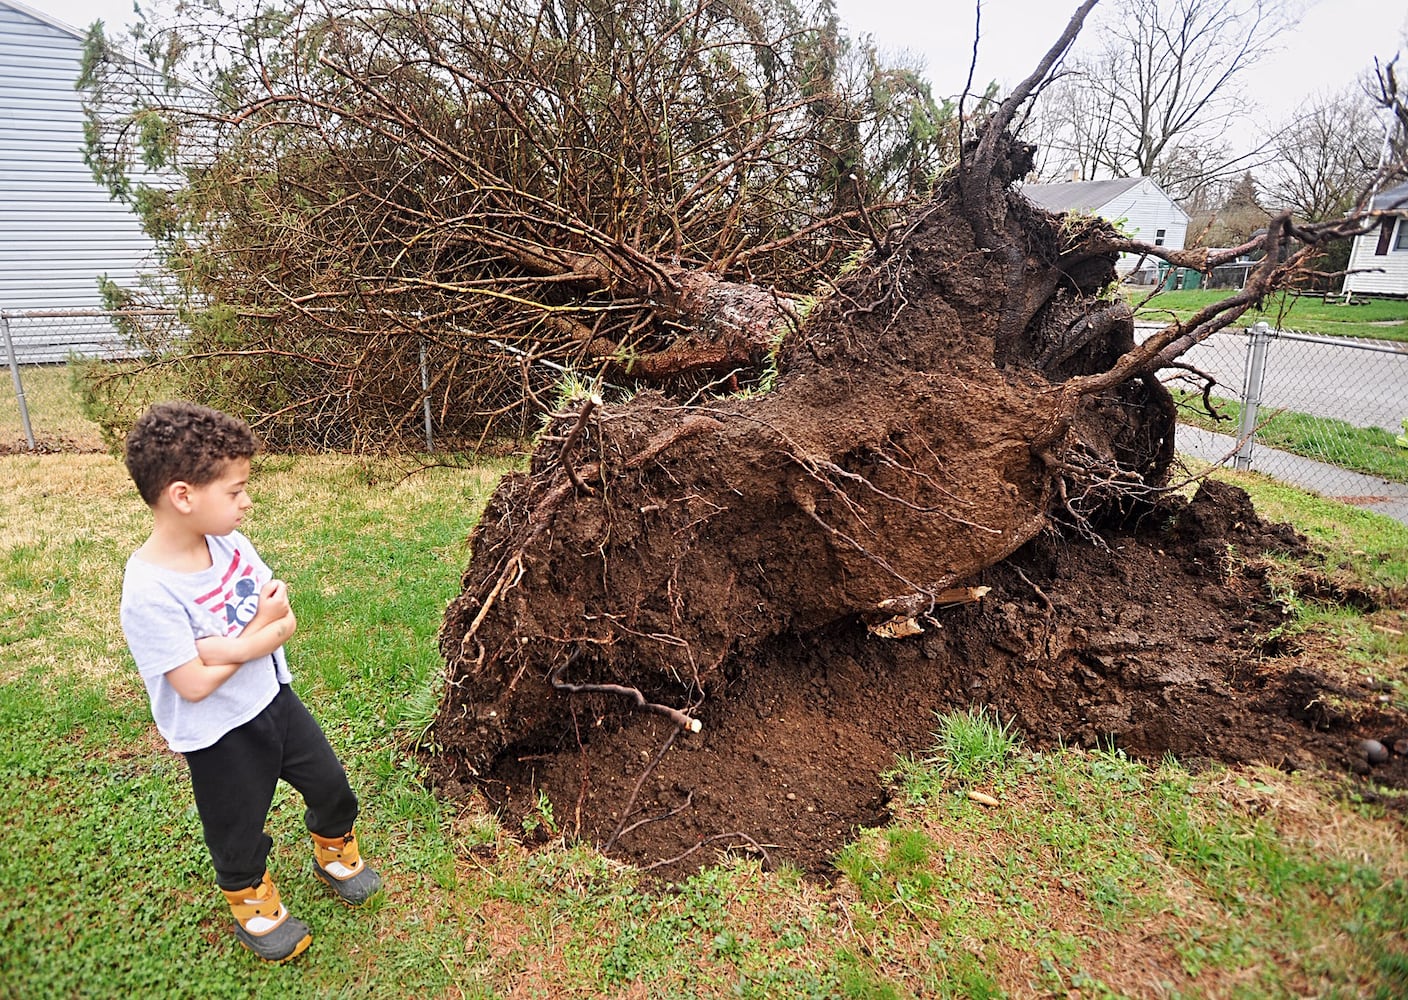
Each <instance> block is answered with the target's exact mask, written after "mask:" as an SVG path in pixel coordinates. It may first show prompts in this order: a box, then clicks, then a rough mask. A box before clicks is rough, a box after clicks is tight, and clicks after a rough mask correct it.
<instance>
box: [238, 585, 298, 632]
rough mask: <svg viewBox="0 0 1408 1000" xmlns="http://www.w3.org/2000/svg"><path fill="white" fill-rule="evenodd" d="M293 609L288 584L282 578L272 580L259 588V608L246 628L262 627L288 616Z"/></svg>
mask: <svg viewBox="0 0 1408 1000" xmlns="http://www.w3.org/2000/svg"><path fill="white" fill-rule="evenodd" d="M292 611H293V609H292V607H291V606H290V605H289V603H288V584H286V583H284V582H283V581H282V580H270V581H269V582H268V583H266V584H264V586H263V587H261V588H259V609H258V610H257V611H255V613H254V617H253V618H251V619H250V620H249V624H248V625H247V626H246V628H260V627H262V626H264V625H267V624H269V623H270V622H275V621H278V620H279V619H280V618H284V617H286V616H288V615H289V614H291V613H292Z"/></svg>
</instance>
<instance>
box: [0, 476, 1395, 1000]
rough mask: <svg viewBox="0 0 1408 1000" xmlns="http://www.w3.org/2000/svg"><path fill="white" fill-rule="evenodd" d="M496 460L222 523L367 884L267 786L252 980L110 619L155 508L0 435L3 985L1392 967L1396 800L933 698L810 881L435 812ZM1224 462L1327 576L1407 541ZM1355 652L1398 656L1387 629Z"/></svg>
mask: <svg viewBox="0 0 1408 1000" xmlns="http://www.w3.org/2000/svg"><path fill="white" fill-rule="evenodd" d="M502 471H503V467H502V466H500V467H486V468H467V469H462V470H453V469H431V470H427V471H424V472H422V473H420V474H418V475H415V476H412V477H411V478H409V479H406V478H403V474H404V469H403V468H402V467H399V466H397V465H393V464H390V463H384V462H375V461H366V460H360V459H354V458H344V457H336V456H326V457H298V458H292V457H285V456H266V457H263V458H261V459H259V461H258V463H257V465H256V469H255V476H254V480H253V483H252V485H251V493H252V495H253V496H254V499H255V503H256V506H255V509H254V511H253V514H252V515H251V518H250V519H249V520H248V521H247V524H246V527H247V529H248V533H249V535H250V536H251V537H252V538H253V540H254V541H255V543H256V544H257V545H258V546H259V547H260V550H261V552H262V553H263V555H264V556H265V558H266V560H267V561H268V562H269V563H270V564H271V565H272V566H273V567H274V568H275V570H276V571H277V572H279V573H280V575H282V576H283V577H284V578H285V579H287V580H288V581H289V585H290V593H291V596H292V599H293V602H294V605H295V607H296V608H297V609H298V613H299V634H298V636H297V637H296V639H295V640H294V642H293V643H292V644H291V647H290V659H291V661H292V665H293V667H294V671H295V678H296V687H297V689H298V690H299V693H300V694H301V695H302V696H303V697H304V698H305V699H306V700H307V702H308V703H309V705H310V706H311V707H312V708H313V710H314V712H315V714H316V715H317V716H318V717H319V718H320V719H321V721H322V722H323V725H324V727H325V729H326V730H327V732H328V735H329V738H330V739H331V741H332V743H333V745H334V746H335V747H336V748H337V749H338V751H339V753H340V754H341V755H342V757H343V759H344V760H345V761H346V762H347V765H348V769H349V772H350V774H351V777H352V780H353V783H354V785H355V786H356V787H357V789H358V792H359V794H360V796H361V798H362V802H363V809H364V811H363V816H362V820H361V821H360V824H359V825H360V831H359V832H360V834H361V839H362V842H363V849H364V851H365V852H366V854H367V855H368V856H369V857H370V858H371V859H372V860H373V861H374V863H375V864H376V865H377V866H378V867H379V868H380V870H381V871H382V873H383V875H384V877H385V880H386V884H387V891H386V892H385V893H384V894H383V896H382V897H380V898H379V899H378V900H377V901H375V902H374V903H373V904H372V905H370V906H369V907H368V908H366V909H363V910H359V911H352V910H348V909H345V908H343V907H342V906H341V905H340V904H337V903H336V902H335V901H333V900H332V899H331V898H330V897H329V896H328V895H327V894H325V893H324V892H322V891H320V890H319V888H318V887H317V886H316V885H315V884H314V880H313V879H312V877H311V874H310V873H309V871H308V867H307V866H308V861H307V856H306V855H307V848H306V845H305V842H304V841H305V837H304V832H303V828H302V816H301V813H302V809H301V806H300V804H299V802H298V801H297V796H296V795H294V794H292V793H288V792H287V791H281V793H280V795H279V796H278V798H277V799H276V803H275V807H274V809H273V811H272V814H271V817H270V821H269V832H270V835H271V836H272V837H273V838H274V850H273V854H272V856H271V867H272V870H273V871H274V873H275V876H276V878H277V879H278V881H279V884H280V888H281V890H282V892H283V894H284V898H285V900H286V901H287V902H288V904H289V905H290V907H291V908H292V909H293V910H294V912H295V913H297V914H298V915H299V916H300V917H302V918H303V919H305V920H306V921H308V923H309V924H310V925H311V926H312V927H313V930H314V935H315V936H314V942H313V945H312V947H311V948H310V950H309V951H308V953H307V954H305V955H304V956H303V957H301V958H300V959H299V960H298V962H297V963H295V964H293V965H290V966H287V967H277V968H269V967H265V966H262V965H260V964H258V963H257V962H256V961H255V960H254V959H252V958H251V957H250V956H249V955H248V954H247V953H245V952H244V951H243V950H242V949H241V948H240V947H239V946H238V945H237V944H236V943H235V941H234V939H233V937H232V936H231V935H230V934H229V932H228V930H227V915H228V910H227V909H226V907H225V905H224V903H223V900H221V899H220V897H219V895H218V893H217V892H216V891H215V889H214V887H213V885H212V883H211V873H210V871H209V868H208V861H207V858H206V855H205V849H204V845H203V844H202V843H201V836H200V827H199V822H198V820H197V818H196V816H195V811H194V807H193V805H192V802H191V797H190V792H189V789H188V787H187V784H186V778H185V774H184V767H183V765H182V763H181V761H180V759H179V758H177V757H175V756H174V755H172V754H170V753H169V752H168V751H166V750H165V748H164V746H163V745H162V743H161V742H160V740H159V739H158V738H157V737H156V735H155V734H154V732H153V730H152V726H151V722H150V716H149V710H148V707H147V704H146V699H145V693H144V692H143V690H142V688H141V685H140V682H139V681H138V679H137V677H136V675H135V670H134V668H133V667H132V665H131V663H130V660H129V658H128V656H127V653H126V650H125V647H124V645H123V641H122V638H121V633H120V630H119V629H118V626H117V599H118V595H119V588H120V577H121V569H122V564H123V561H124V559H125V558H126V555H127V553H128V552H130V551H131V549H132V548H134V547H135V546H136V545H137V544H138V543H139V542H140V541H141V539H142V537H143V534H144V531H145V527H146V523H147V513H146V511H145V508H143V506H142V504H141V502H140V501H139V500H138V499H137V497H136V495H135V491H134V490H133V489H132V487H131V486H130V484H129V483H128V482H127V480H126V476H125V474H124V472H123V470H122V468H121V466H120V464H119V463H118V462H117V461H116V460H115V459H114V458H112V457H111V456H109V455H106V454H101V453H100V454H81V455H73V454H68V455H40V456H29V455H11V456H7V457H4V458H0V769H3V771H2V773H3V774H4V775H5V781H4V784H3V786H0V829H3V831H4V834H3V838H0V843H3V850H0V894H3V896H4V898H5V899H6V901H7V904H8V905H7V906H6V907H5V908H4V909H3V911H0V914H2V915H0V996H5V997H11V996H14V997H46V998H47V997H94V996H99V997H106V996H141V997H144V998H145V997H153V998H161V997H249V996H255V995H258V996H270V997H328V998H333V997H337V998H341V997H384V998H417V1000H420V998H441V997H443V998H461V997H481V998H488V997H511V996H513V997H517V996H522V997H553V998H556V997H627V996H629V997H661V998H664V997H672V998H673V997H723V996H735V997H757V998H771V997H780V998H791V997H817V998H823V997H824V998H837V997H839V998H908V997H953V998H968V997H983V996H990V997H998V996H1046V995H1071V994H1072V993H1074V992H1078V993H1079V994H1080V995H1081V996H1130V997H1142V996H1168V997H1201V996H1228V997H1238V996H1242V997H1262V996H1270V997H1292V996H1304V995H1317V996H1343V997H1375V996H1379V997H1385V998H1388V997H1394V996H1401V995H1403V994H1404V992H1405V990H1408V940H1405V931H1404V928H1405V927H1408V888H1406V887H1408V881H1406V880H1408V850H1405V831H1404V827H1403V824H1402V821H1401V818H1394V814H1386V813H1385V812H1384V811H1383V809H1382V807H1381V806H1377V805H1373V804H1367V803H1363V802H1356V801H1354V800H1353V799H1349V798H1345V797H1343V796H1341V795H1340V794H1338V792H1337V790H1335V789H1333V788H1330V787H1327V786H1326V787H1322V786H1321V785H1320V784H1318V783H1317V781H1316V780H1315V779H1314V778H1313V777H1312V776H1305V775H1286V774H1282V773H1279V772H1275V771H1262V770H1259V769H1254V768H1236V769H1224V768H1210V769H1206V770H1201V771H1200V772H1199V773H1197V774H1196V775H1195V774H1192V773H1189V772H1188V771H1187V770H1185V769H1184V768H1182V767H1180V766H1179V765H1177V764H1175V763H1173V762H1166V763H1163V764H1159V765H1145V764H1139V763H1136V762H1132V761H1129V760H1127V759H1125V758H1124V757H1122V756H1121V755H1120V754H1119V753H1118V752H1108V753H1095V752H1085V751H1080V750H1058V751H1055V752H1047V753H1037V752H1035V751H1031V750H1028V749H1026V748H1024V746H1023V744H1022V742H1021V739H1020V736H1019V734H1017V733H1015V732H1013V731H1011V730H1010V729H1009V728H1007V727H1005V726H1004V725H1003V724H1002V723H1001V722H1000V721H999V720H997V719H995V718H993V717H991V716H990V715H988V714H987V713H985V712H984V711H982V710H981V709H975V710H973V711H971V712H965V713H957V714H955V715H953V716H947V717H944V718H940V719H936V720H935V736H934V740H933V746H932V747H931V748H929V749H928V750H925V751H923V752H920V753H917V754H915V755H913V756H912V757H911V758H908V759H907V760H906V761H903V762H899V763H898V764H897V770H896V774H895V779H894V780H895V781H896V782H897V792H898V794H897V795H896V803H895V804H896V810H897V812H896V817H895V819H894V821H893V822H891V823H890V824H888V825H887V826H885V827H884V828H881V829H876V830H867V831H861V832H860V833H859V834H858V835H857V836H856V838H855V839H854V841H853V842H852V843H851V844H850V845H848V846H847V847H846V848H845V849H844V850H843V851H842V852H841V853H840V854H839V855H838V857H837V860H836V882H835V884H834V885H823V884H819V883H817V882H814V881H809V880H806V879H803V878H802V877H800V876H799V875H798V874H797V873H796V872H792V871H786V870H784V871H779V872H763V871H760V870H759V868H758V867H757V865H756V863H754V862H751V861H735V862H730V863H726V864H721V865H716V866H714V867H710V868H706V869H704V870H703V871H701V872H699V873H698V874H697V875H695V876H693V877H691V878H688V879H684V880H681V881H680V882H678V883H677V884H675V885H674V886H671V887H650V886H647V885H645V884H643V883H642V881H641V880H640V879H639V878H637V877H636V876H635V875H634V874H633V873H632V872H631V871H630V870H629V869H624V868H622V867H621V866H620V865H618V864H616V863H615V862H613V861H610V860H608V859H605V858H603V857H601V856H600V855H599V854H597V853H596V852H595V851H593V850H591V849H590V848H588V847H585V846H582V845H573V844H566V843H563V842H561V841H560V840H559V841H554V842H552V843H550V844H549V845H548V846H547V847H545V848H542V849H538V850H534V851H528V850H526V849H524V848H523V847H521V846H520V845H519V843H518V842H517V840H515V835H516V834H517V833H518V831H516V830H514V829H512V828H510V827H507V826H501V825H500V824H499V823H498V822H497V821H496V820H495V819H494V817H493V816H492V815H490V814H489V813H488V812H487V811H486V810H485V808H484V806H483V803H482V801H481V800H478V799H472V800H471V801H470V802H468V803H466V804H447V803H444V802H441V801H439V800H437V799H436V798H435V797H434V796H432V795H431V794H429V793H428V792H427V791H426V790H425V787H424V784H423V775H422V773H421V769H420V766H419V764H418V762H417V759H416V757H415V756H414V755H413V754H412V753H411V752H410V751H409V749H408V747H409V744H410V743H411V742H413V740H414V739H415V736H416V734H417V733H418V731H419V730H420V729H421V728H423V726H424V724H425V722H426V721H427V719H428V718H429V716H430V714H431V713H432V712H433V710H434V707H435V705H436V703H437V700H438V697H439V684H440V676H441V675H440V662H439V657H438V653H437V648H436V634H437V630H438V627H439V623H440V616H441V614H442V612H443V610H444V606H445V602H446V601H447V600H449V598H450V597H451V596H453V595H454V594H455V593H456V592H457V588H458V578H459V574H460V572H461V571H462V569H463V565H464V562H465V559H466V557H467V547H466V538H467V536H468V533H469V531H470V530H471V528H472V526H473V524H474V523H475V519H476V518H477V517H478V514H479V511H480V510H481V508H482V505H483V503H484V500H485V498H486V496H487V494H488V491H489V490H490V489H491V488H492V486H493V484H494V482H495V480H496V478H497V476H498V475H499V474H500V473H501V472H502ZM1238 481H1239V482H1244V483H1245V484H1246V485H1247V487H1248V488H1249V489H1250V490H1251V491H1253V495H1254V498H1255V500H1256V503H1257V504H1258V506H1259V508H1260V509H1264V510H1266V511H1268V512H1269V513H1271V514H1272V516H1276V517H1291V518H1293V519H1294V520H1295V521H1296V523H1297V524H1298V525H1300V526H1301V527H1302V530H1305V531H1307V533H1308V534H1310V535H1311V536H1312V537H1314V538H1316V539H1317V540H1319V541H1320V542H1322V543H1323V546H1324V550H1323V554H1322V555H1321V556H1319V557H1318V559H1319V562H1318V564H1317V565H1318V566H1319V567H1320V568H1321V569H1325V570H1327V571H1328V570H1333V571H1334V572H1337V573H1341V574H1345V575H1346V576H1353V578H1354V579H1356V580H1360V579H1363V580H1366V581H1367V582H1369V583H1372V584H1373V585H1375V586H1386V587H1393V586H1396V587H1399V588H1402V587H1403V586H1405V581H1408V564H1405V562H1406V561H1408V529H1405V528H1404V527H1403V526H1401V525H1397V524H1396V523H1394V522H1389V521H1387V519H1384V518H1380V517H1375V516H1374V515H1370V514H1364V513H1363V512H1360V511H1356V510H1354V509H1353V508H1346V507H1342V506H1341V505H1338V504H1331V503H1330V502H1328V501H1320V500H1318V499H1315V498H1310V497H1307V496H1306V495H1305V494H1299V493H1297V492H1296V491H1292V490H1288V489H1285V488H1282V487H1277V486H1275V485H1274V484H1268V483H1266V482H1264V481H1263V480H1262V479H1261V478H1260V477H1254V476H1244V477H1238ZM1400 618H1401V616H1400ZM1400 624H1402V622H1401V620H1400ZM1334 625H1335V627H1336V628H1344V629H1346V630H1350V631H1356V632H1364V633H1367V636H1361V637H1362V638H1366V640H1367V638H1368V637H1372V636H1373V635H1375V634H1381V633H1374V632H1373V630H1372V629H1364V628H1363V623H1362V622H1356V621H1354V620H1343V621H1337V622H1336V623H1334ZM1327 627H1328V625H1327ZM1346 641H1350V640H1348V639H1347V640H1346ZM1365 655H1366V656H1371V657H1372V656H1377V657H1378V664H1377V666H1376V667H1375V668H1374V669H1377V670H1379V671H1381V672H1383V673H1389V672H1393V673H1394V675H1395V676H1397V677H1399V678H1401V677H1402V676H1403V675H1404V673H1405V672H1408V666H1405V665H1408V650H1404V649H1402V648H1400V647H1395V646H1383V647H1381V648H1380V649H1379V651H1378V652H1377V653H1374V652H1372V651H1369V650H1367V649H1366V652H1365ZM971 790H980V791H983V792H984V793H985V794H989V795H991V796H993V797H994V798H996V799H997V800H998V802H999V805H997V806H996V807H993V806H985V805H983V804H981V803H980V802H978V801H975V800H974V799H972V798H970V797H969V796H968V794H967V793H968V792H969V791H971Z"/></svg>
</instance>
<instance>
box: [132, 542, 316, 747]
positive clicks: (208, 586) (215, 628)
mask: <svg viewBox="0 0 1408 1000" xmlns="http://www.w3.org/2000/svg"><path fill="white" fill-rule="evenodd" d="M205 542H206V545H207V546H208V547H209V548H210V560H211V565H210V568H209V569H204V570H201V571H200V572H198V573H178V572H176V571H175V570H169V569H164V568H163V567H161V566H155V565H153V564H151V563H149V562H146V561H145V560H143V559H140V558H139V557H138V556H137V555H135V554H134V555H132V556H131V557H130V558H129V559H128V560H127V571H126V573H125V574H124V575H123V578H122V609H121V618H122V631H123V633H124V634H125V635H126V636H127V646H128V648H129V649H130V650H131V651H132V659H134V660H135V661H136V662H137V669H138V671H140V672H141V675H142V680H143V681H144V682H145V683H146V686H147V697H149V698H150V699H151V703H152V718H153V719H154V720H155V721H156V728H157V731H158V732H160V733H161V735H162V736H163V737H164V738H165V739H166V742H167V744H168V745H169V746H170V747H171V749H172V750H175V751H177V752H178V753H185V752H186V751H188V750H200V749H203V748H205V747H208V746H210V745H211V744H213V743H214V742H215V741H216V740H218V739H220V737H222V736H224V735H225V734H226V733H228V732H229V731H230V730H232V729H234V728H235V727H237V726H242V725H244V724H245V723H246V722H248V721H249V720H250V719H252V718H254V717H255V716H256V715H258V714H259V713H260V712H262V711H264V709H265V707H266V706H267V705H268V704H269V703H270V702H271V701H273V700H274V696H275V695H277V694H278V693H279V684H281V683H282V684H287V683H289V682H290V681H291V680H292V677H291V676H290V675H289V672H288V661H287V659H286V658H285V656H284V651H283V647H282V646H280V647H279V648H278V649H276V650H274V652H273V653H271V654H270V655H268V656H261V657H259V658H258V659H256V660H250V661H249V662H248V663H244V664H242V665H241V666H240V668H239V669H238V670H236V671H235V672H234V673H233V674H231V675H230V677H229V679H228V680H226V681H225V683H223V684H221V685H220V686H219V687H218V688H216V689H215V690H214V691H213V692H211V693H210V694H209V695H208V696H207V697H205V698H203V699H201V700H200V701H187V700H186V699H184V698H182V697H181V696H180V695H179V694H177V693H176V689H175V688H174V687H172V686H171V682H170V681H168V680H167V679H166V674H167V672H168V671H170V670H175V669H176V668H177V667H179V666H181V664H183V663H189V662H190V661H191V660H193V659H195V658H196V657H197V656H198V655H199V654H197V652H196V640H197V639H204V638H206V637H208V636H213V635H219V636H229V635H238V634H239V633H240V632H242V631H243V630H244V627H245V625H247V624H248V623H249V620H250V619H251V618H253V617H254V613H255V611H256V610H257V609H258V607H259V589H260V587H262V586H263V585H264V584H265V583H267V582H269V579H270V578H271V577H272V576H273V573H272V572H271V571H270V569H269V567H268V566H266V565H264V560H262V559H260V558H259V553H257V552H255V551H254V546H253V545H251V544H250V543H249V539H247V538H245V537H244V535H242V534H240V533H239V532H238V531H233V532H231V533H230V534H228V535H224V536H216V535H206V536H205Z"/></svg>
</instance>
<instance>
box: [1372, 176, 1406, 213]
mask: <svg viewBox="0 0 1408 1000" xmlns="http://www.w3.org/2000/svg"><path fill="white" fill-rule="evenodd" d="M1369 207H1370V208H1371V209H1372V208H1387V209H1392V210H1396V211H1408V181H1404V182H1403V183H1402V184H1396V185H1394V186H1393V187H1391V188H1384V190H1382V191H1380V192H1379V193H1378V194H1376V195H1374V198H1373V200H1372V201H1371V202H1370V203H1369Z"/></svg>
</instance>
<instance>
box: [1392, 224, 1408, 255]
mask: <svg viewBox="0 0 1408 1000" xmlns="http://www.w3.org/2000/svg"><path fill="white" fill-rule="evenodd" d="M1393 248H1394V249H1395V250H1408V216H1403V215H1400V216H1399V217H1398V232H1397V233H1396V234H1395V235H1394V237H1393Z"/></svg>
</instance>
